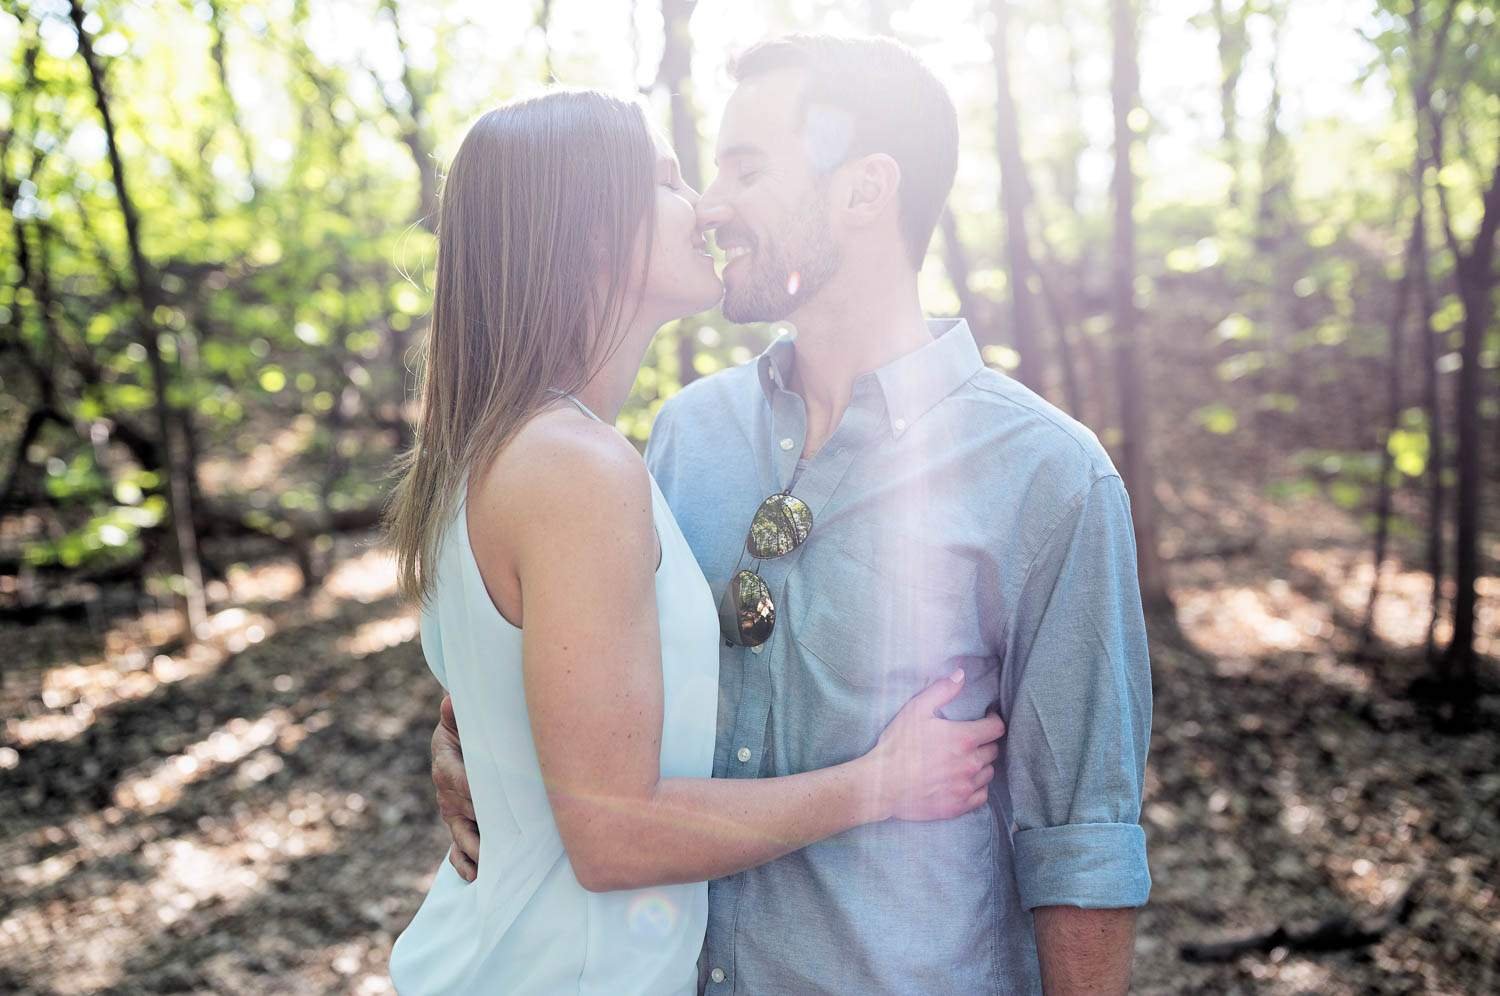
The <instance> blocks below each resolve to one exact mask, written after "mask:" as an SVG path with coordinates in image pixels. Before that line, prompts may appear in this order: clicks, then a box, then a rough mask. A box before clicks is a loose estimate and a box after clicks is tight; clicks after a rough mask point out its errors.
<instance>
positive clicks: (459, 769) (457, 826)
mask: <svg viewBox="0 0 1500 996" xmlns="http://www.w3.org/2000/svg"><path fill="white" fill-rule="evenodd" d="M439 717H440V718H439V719H438V725H437V729H435V730H433V731H432V784H433V785H434V786H436V788H437V804H438V814H439V815H441V816H442V818H443V822H444V823H446V824H448V832H449V833H450V834H452V835H453V846H452V847H451V848H449V849H448V860H449V861H451V862H453V867H454V868H456V869H457V870H458V874H459V875H460V876H461V877H462V878H463V880H464V881H465V882H472V881H474V878H475V877H476V876H477V875H478V874H479V824H478V822H476V821H475V819H474V798H473V796H471V795H470V794H469V775H468V772H466V771H465V770H464V750H463V745H462V744H460V743H459V742H458V720H456V719H454V718H453V699H452V698H451V697H450V696H447V695H444V696H443V704H442V706H441V707H440V708H439Z"/></svg>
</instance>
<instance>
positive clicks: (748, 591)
mask: <svg viewBox="0 0 1500 996" xmlns="http://www.w3.org/2000/svg"><path fill="white" fill-rule="evenodd" d="M719 623H720V626H721V628H722V629H723V631H724V632H725V633H726V634H730V635H732V636H737V637H738V640H737V641H736V642H738V643H739V644H740V645H741V646H744V647H758V646H760V645H761V644H762V643H765V642H766V641H767V640H769V639H770V638H771V630H773V629H775V628H776V604H775V603H774V602H772V601H771V589H770V588H768V587H766V583H765V581H763V580H762V579H761V576H760V575H759V574H756V573H755V572H754V571H740V572H739V573H737V574H735V576H734V577H733V578H732V579H731V580H730V582H729V590H728V591H726V592H724V598H723V600H721V601H720V602H719Z"/></svg>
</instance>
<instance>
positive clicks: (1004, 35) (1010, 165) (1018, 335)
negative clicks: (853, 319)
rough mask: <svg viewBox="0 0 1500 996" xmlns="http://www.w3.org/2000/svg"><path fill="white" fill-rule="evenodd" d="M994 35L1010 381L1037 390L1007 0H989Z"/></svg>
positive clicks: (1023, 167)
mask: <svg viewBox="0 0 1500 996" xmlns="http://www.w3.org/2000/svg"><path fill="white" fill-rule="evenodd" d="M992 9H993V11H994V15H995V33H994V37H993V38H992V39H991V42H990V46H991V49H992V52H993V57H994V60H995V150H996V153H997V155H998V157H999V160H1000V206H1001V212H1002V214H1003V215H1004V218H1005V259H1006V271H1007V273H1008V275H1009V277H1010V282H1009V290H1010V316H1011V335H1010V340H1011V342H1012V343H1013V344H1014V345H1015V348H1016V352H1017V353H1019V354H1020V356H1021V363H1020V366H1019V367H1018V368H1017V370H1016V379H1018V380H1019V381H1021V383H1023V384H1025V385H1026V386H1027V387H1029V388H1031V389H1032V390H1033V391H1036V392H1038V393H1041V392H1042V390H1043V387H1044V385H1043V384H1042V362H1041V361H1042V356H1041V350H1040V348H1039V343H1038V342H1037V333H1036V304H1035V302H1034V300H1033V299H1032V294H1031V274H1032V272H1033V270H1034V269H1035V267H1034V265H1033V264H1032V261H1031V246H1030V244H1029V242H1028V240H1027V238H1026V198H1027V188H1026V164H1025V161H1024V160H1023V159H1022V157H1021V129H1020V123H1019V121H1018V120H1017V116H1016V103H1015V97H1014V94H1013V93H1012V91H1011V85H1010V83H1011V72H1010V15H1011V4H1010V0H993V5H992Z"/></svg>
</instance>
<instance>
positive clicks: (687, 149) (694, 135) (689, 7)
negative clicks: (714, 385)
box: [656, 0, 703, 385]
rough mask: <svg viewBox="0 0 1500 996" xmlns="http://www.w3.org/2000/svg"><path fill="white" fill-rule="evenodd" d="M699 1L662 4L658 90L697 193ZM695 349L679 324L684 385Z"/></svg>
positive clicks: (692, 372) (685, 175) (692, 375)
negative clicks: (694, 25)
mask: <svg viewBox="0 0 1500 996" xmlns="http://www.w3.org/2000/svg"><path fill="white" fill-rule="evenodd" d="M697 6H698V0H662V4H661V18H662V32H663V39H662V49H661V65H660V66H659V67H658V69H657V71H656V86H658V87H663V88H665V89H666V91H667V95H668V101H669V106H670V108H671V123H672V147H673V148H674V149H675V150H676V152H677V162H678V164H679V165H680V166H681V167H682V179H683V182H684V183H686V184H687V185H688V186H690V187H692V188H693V189H694V190H699V191H701V190H702V189H703V167H702V163H701V161H700V158H699V148H698V117H697V112H696V111H695V110H694V108H693V35H692V30H691V28H692V20H693V11H694V10H696V9H697ZM695 354H696V346H695V340H694V338H693V333H692V331H691V330H690V329H689V328H688V326H687V323H685V322H678V323H677V366H678V370H679V373H678V376H679V378H680V379H681V382H682V384H684V385H687V384H690V383H692V382H693V381H694V380H696V379H697V377H698V371H697V369H696V368H695V367H694V360H695V359H696V355H695Z"/></svg>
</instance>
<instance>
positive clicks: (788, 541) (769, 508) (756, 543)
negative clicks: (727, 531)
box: [745, 494, 812, 560]
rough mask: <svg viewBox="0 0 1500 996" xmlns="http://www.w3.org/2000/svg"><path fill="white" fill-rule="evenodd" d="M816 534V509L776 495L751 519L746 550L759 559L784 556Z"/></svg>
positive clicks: (767, 500) (793, 499)
mask: <svg viewBox="0 0 1500 996" xmlns="http://www.w3.org/2000/svg"><path fill="white" fill-rule="evenodd" d="M811 532H812V509H810V508H808V507H807V503H806V502H804V501H802V499H800V498H795V497H793V496H792V495H780V494H778V495H772V496H771V497H769V498H767V499H766V500H765V501H763V502H761V503H760V508H758V509H756V510H755V518H753V519H751V520H750V538H749V539H748V540H747V541H746V544H745V545H746V547H747V548H748V549H749V551H750V556H752V557H754V558H755V559H756V560H773V559H775V558H776V557H784V556H786V555H787V554H789V553H791V552H792V551H793V550H795V549H797V547H799V546H801V545H802V541H803V540H805V539H807V535H808V533H811Z"/></svg>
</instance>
